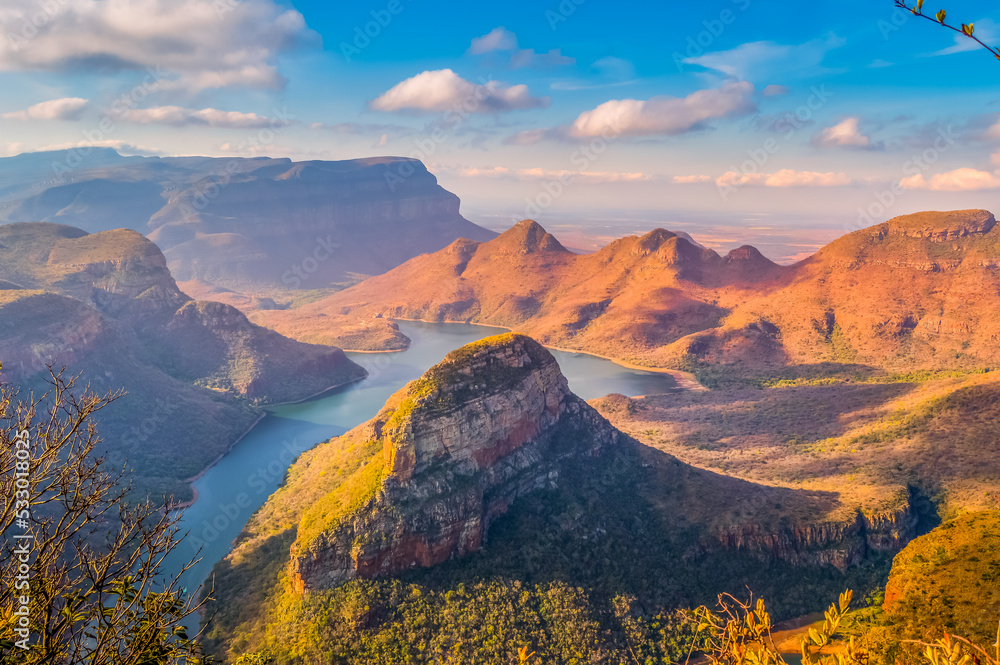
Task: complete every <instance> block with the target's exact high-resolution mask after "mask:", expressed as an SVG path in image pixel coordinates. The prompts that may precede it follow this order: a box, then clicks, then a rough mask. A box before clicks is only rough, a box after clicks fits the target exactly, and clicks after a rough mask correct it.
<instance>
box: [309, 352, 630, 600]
mask: <svg viewBox="0 0 1000 665" xmlns="http://www.w3.org/2000/svg"><path fill="white" fill-rule="evenodd" d="M620 438H625V437H624V436H623V435H621V434H620V433H619V432H618V431H617V430H615V429H614V428H612V427H611V426H610V424H608V422H607V421H606V420H604V418H603V417H601V416H600V415H598V414H597V412H596V411H594V410H593V409H592V408H591V407H590V406H588V405H587V404H586V403H585V402H583V401H582V400H581V399H579V398H578V397H576V396H575V395H573V394H572V393H571V392H570V391H569V388H568V386H567V383H566V378H565V377H564V376H563V375H562V373H561V372H560V370H559V367H558V365H557V363H556V361H555V359H554V358H553V357H552V355H551V354H550V353H549V352H548V351H546V350H545V349H544V348H543V347H542V346H541V345H539V344H538V343H537V342H535V341H533V340H531V339H530V338H528V337H524V336H522V335H516V334H506V335H501V336H498V337H493V338H487V339H486V340H483V341H482V342H479V343H476V344H473V345H469V346H467V347H464V348H463V349H460V350H459V351H456V352H453V353H452V354H450V355H449V356H448V358H446V359H445V360H444V361H443V362H442V363H440V364H439V365H437V366H435V367H434V368H432V369H431V370H430V371H428V373H427V374H425V375H424V377H423V378H421V379H419V380H417V381H415V382H412V383H410V384H409V385H408V386H407V387H406V388H404V389H403V391H401V392H400V393H399V394H397V395H396V396H395V397H394V398H393V399H392V400H390V402H389V404H387V406H386V407H385V408H384V409H383V410H382V411H381V412H380V413H379V415H378V416H376V417H375V418H374V419H373V420H372V421H370V422H369V423H367V424H365V425H363V426H361V427H359V428H357V429H356V430H354V431H352V432H351V433H349V434H348V435H345V437H343V439H345V442H342V445H345V444H346V443H348V442H350V443H351V444H352V445H363V444H359V443H358V441H359V440H367V441H374V442H377V446H376V447H377V448H380V452H379V453H378V454H377V455H376V456H375V459H374V460H373V461H371V462H369V464H368V466H367V467H366V468H365V470H363V471H362V473H367V474H370V478H369V480H368V482H367V484H366V486H364V487H362V488H358V489H356V491H358V492H363V493H364V495H363V496H353V497H343V496H342V497H339V499H340V500H339V501H331V500H330V498H331V497H325V498H324V499H323V500H321V501H319V502H317V503H316V504H315V505H314V506H313V507H312V508H310V509H309V510H308V511H307V512H306V514H305V515H304V516H303V518H302V521H301V523H300V525H299V530H298V536H297V540H296V543H295V545H294V547H293V548H292V563H291V578H292V583H293V585H294V586H295V588H296V590H297V591H299V592H300V593H302V592H305V591H310V590H316V589H324V588H331V587H334V586H337V585H339V584H341V583H343V582H346V581H348V580H351V579H354V578H371V577H378V576H385V575H392V574H396V573H400V572H402V571H406V570H408V569H410V568H414V567H418V566H420V567H426V566H433V565H435V564H439V563H442V562H444V561H447V560H448V559H450V558H452V557H458V556H462V555H465V554H467V553H470V552H474V551H476V550H478V549H480V548H481V547H482V546H483V544H484V543H485V542H486V541H487V539H488V535H489V529H490V525H491V524H492V522H493V521H494V520H495V519H496V518H497V517H499V516H500V515H502V514H504V513H505V512H506V511H507V510H508V508H509V507H510V505H511V504H512V503H513V502H514V501H516V500H517V499H518V497H521V496H523V495H525V494H527V493H530V492H532V491H534V490H537V489H542V488H546V487H549V486H553V485H555V484H557V483H558V482H559V478H560V462H561V461H562V460H564V459H565V458H567V457H587V456H593V455H595V454H597V453H598V452H599V451H600V450H601V449H602V448H605V447H607V446H614V445H615V444H616V443H617V442H618V441H619V439H620Z"/></svg>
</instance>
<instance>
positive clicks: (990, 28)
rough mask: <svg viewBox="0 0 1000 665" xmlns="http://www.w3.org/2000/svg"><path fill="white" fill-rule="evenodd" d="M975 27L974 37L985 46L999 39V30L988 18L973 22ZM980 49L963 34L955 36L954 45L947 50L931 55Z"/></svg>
mask: <svg viewBox="0 0 1000 665" xmlns="http://www.w3.org/2000/svg"><path fill="white" fill-rule="evenodd" d="M973 26H974V27H975V34H976V37H978V38H979V39H981V40H982V41H984V42H986V43H987V44H992V43H993V42H995V41H997V39H998V38H1000V30H998V29H997V24H996V23H994V22H993V21H991V20H990V19H988V18H984V19H980V20H978V21H974V22H973ZM980 48H982V47H981V46H980V45H979V44H977V43H976V41H975V40H974V39H970V38H969V37H966V36H965V35H963V34H956V35H955V44H954V45H952V46H949V47H948V48H944V49H941V50H940V51H936V52H935V53H932V54H931V55H951V54H952V53H964V52H965V51H976V50H979V49H980Z"/></svg>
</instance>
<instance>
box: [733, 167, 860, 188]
mask: <svg viewBox="0 0 1000 665" xmlns="http://www.w3.org/2000/svg"><path fill="white" fill-rule="evenodd" d="M715 183H716V184H717V185H718V186H719V187H739V186H742V185H760V186H764V187H843V186H844V185H850V184H851V179H850V178H849V177H848V176H847V175H846V174H844V173H832V172H831V173H820V172H818V171H796V170H794V169H781V170H780V171H777V172H775V173H738V172H736V171H727V172H726V173H723V174H722V175H721V176H719V177H718V178H716V179H715Z"/></svg>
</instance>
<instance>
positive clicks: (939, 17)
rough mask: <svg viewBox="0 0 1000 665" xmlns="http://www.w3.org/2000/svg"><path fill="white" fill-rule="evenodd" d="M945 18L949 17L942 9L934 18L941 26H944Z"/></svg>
mask: <svg viewBox="0 0 1000 665" xmlns="http://www.w3.org/2000/svg"><path fill="white" fill-rule="evenodd" d="M945 16H947V14H945V11H944V10H943V9H942V10H941V11H939V12H938V13H937V14H935V15H934V18H936V19H937V20H938V23H940V24H941V25H944V17H945Z"/></svg>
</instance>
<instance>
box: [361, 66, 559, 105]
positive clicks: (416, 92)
mask: <svg viewBox="0 0 1000 665" xmlns="http://www.w3.org/2000/svg"><path fill="white" fill-rule="evenodd" d="M370 105H371V107H372V108H373V109H375V110H377V111H405V110H410V111H425V112H427V111H447V110H455V111H458V110H462V111H464V112H468V113H498V112H502V111H513V110H516V109H533V108H541V107H545V106H548V105H549V98H548V97H532V96H531V93H530V92H529V91H528V86H526V85H514V86H507V85H506V84H504V83H500V82H498V81H488V82H486V83H484V84H482V85H477V84H475V83H472V82H471V81H467V80H465V79H463V78H462V77H461V76H459V75H458V74H456V73H455V72H453V71H452V70H450V69H439V70H435V71H426V72H422V73H420V74H417V75H416V76H414V77H412V78H408V79H406V80H405V81H402V82H401V83H397V84H396V85H395V86H393V87H392V88H390V89H389V90H388V91H387V92H385V93H384V94H383V95H382V96H380V97H379V98H377V99H375V100H373V101H372V102H371V104H370Z"/></svg>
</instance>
